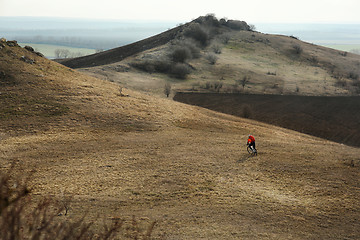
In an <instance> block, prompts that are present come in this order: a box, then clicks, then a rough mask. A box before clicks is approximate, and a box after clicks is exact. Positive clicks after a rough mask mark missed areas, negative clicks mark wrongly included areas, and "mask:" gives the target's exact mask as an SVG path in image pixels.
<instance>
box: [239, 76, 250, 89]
mask: <svg viewBox="0 0 360 240" xmlns="http://www.w3.org/2000/svg"><path fill="white" fill-rule="evenodd" d="M249 82H250V77H248V76H244V77H243V78H242V80H240V83H241V86H242V87H243V90H244V89H245V85H246V84H248V83H249Z"/></svg>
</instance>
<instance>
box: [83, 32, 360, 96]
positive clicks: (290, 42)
mask: <svg viewBox="0 0 360 240" xmlns="http://www.w3.org/2000/svg"><path fill="white" fill-rule="evenodd" d="M232 34H233V36H232V38H231V40H230V41H229V42H228V43H227V44H220V45H221V46H222V53H221V54H218V55H217V57H218V61H217V62H216V64H215V65H210V64H209V63H208V62H207V60H206V59H205V57H201V58H200V59H193V60H191V61H190V62H189V63H190V64H191V65H192V66H193V67H194V68H195V69H196V70H194V71H193V72H192V74H190V75H189V76H188V78H187V80H185V81H184V80H176V79H173V78H170V77H168V76H166V75H163V74H147V73H145V74H144V73H143V72H139V71H138V70H136V69H133V68H129V67H128V63H130V62H133V61H134V59H142V58H144V56H146V57H149V56H153V57H156V56H160V55H163V54H164V50H165V49H166V47H164V46H162V47H160V48H154V49H151V50H148V51H145V52H144V53H139V54H137V55H135V56H132V57H128V58H126V59H124V60H122V61H121V62H117V63H113V64H110V65H106V66H98V67H93V68H84V69H81V71H84V72H86V73H89V74H92V75H95V76H98V77H100V78H103V79H107V80H111V81H115V82H119V83H120V84H122V85H123V86H126V87H129V88H132V89H137V90H146V91H151V92H152V93H155V94H157V95H162V94H163V88H164V84H165V82H166V81H168V82H171V83H172V85H173V89H176V90H180V91H183V90H189V89H193V88H195V89H196V90H200V91H203V90H204V89H202V88H201V87H204V86H205V85H206V83H207V82H210V83H214V82H222V83H223V89H222V91H228V92H229V91H233V90H234V87H233V86H234V84H237V89H238V90H239V91H242V87H241V84H239V83H236V81H238V80H241V79H243V77H244V76H247V77H249V78H250V82H249V83H248V84H247V85H246V86H245V91H246V92H248V93H266V94H280V93H281V94H300V95H349V94H354V90H355V89H354V87H352V83H353V82H354V81H353V80H352V79H348V75H349V73H352V72H353V73H357V74H360V73H359V70H358V69H359V64H360V56H359V55H356V54H351V53H347V54H346V56H343V54H344V52H342V51H338V50H334V49H330V48H325V47H321V46H316V45H312V44H309V43H305V42H302V41H299V40H297V39H294V38H291V37H287V36H281V35H269V34H262V33H257V32H249V31H233V32H232ZM216 42H217V40H216V39H215V40H213V43H212V44H215V43H216ZM212 44H210V46H209V47H208V48H206V49H204V50H203V56H205V55H206V53H207V52H211V51H212V50H211V47H212ZM294 45H299V46H301V48H302V50H303V51H302V53H301V54H296V53H295V51H294V48H293V46H294ZM119 66H120V67H122V68H124V67H125V68H127V70H126V72H125V73H124V72H118V71H117V70H116V69H118V68H119ZM269 73H270V74H269ZM274 74H275V75H274ZM340 75H341V76H343V77H342V78H341V80H343V81H344V82H345V83H346V87H341V86H339V85H337V84H336V83H337V82H338V81H339V79H337V78H334V76H340Z"/></svg>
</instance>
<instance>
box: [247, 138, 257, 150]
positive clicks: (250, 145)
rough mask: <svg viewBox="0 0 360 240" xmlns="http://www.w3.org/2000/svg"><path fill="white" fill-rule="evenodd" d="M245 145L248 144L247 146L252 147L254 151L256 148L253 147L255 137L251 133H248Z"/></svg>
mask: <svg viewBox="0 0 360 240" xmlns="http://www.w3.org/2000/svg"><path fill="white" fill-rule="evenodd" d="M247 145H249V147H253V148H254V149H255V151H256V148H255V138H254V136H253V135H251V134H249V136H248V140H247Z"/></svg>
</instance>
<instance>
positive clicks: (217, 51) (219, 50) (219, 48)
mask: <svg viewBox="0 0 360 240" xmlns="http://www.w3.org/2000/svg"><path fill="white" fill-rule="evenodd" d="M211 49H212V50H213V51H214V53H216V54H220V53H221V46H220V45H219V44H214V45H213V46H212V47H211Z"/></svg>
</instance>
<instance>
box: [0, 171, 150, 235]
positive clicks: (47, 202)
mask: <svg viewBox="0 0 360 240" xmlns="http://www.w3.org/2000/svg"><path fill="white" fill-rule="evenodd" d="M11 175H12V174H11V173H10V174H3V173H1V172H0V193H1V194H0V239H1V240H10V239H14V240H16V239H29V240H37V239H52V240H56V239H69V240H72V239H74V240H75V239H76V240H87V239H94V240H100V239H119V237H120V236H119V235H120V232H121V231H123V229H122V228H123V225H124V222H125V221H124V220H120V219H118V218H116V219H113V221H112V223H111V224H105V223H104V229H103V230H102V231H93V230H92V229H91V226H92V224H93V222H90V223H87V222H86V221H85V217H82V218H80V220H77V221H75V222H72V221H70V220H69V219H68V218H66V217H65V216H63V217H60V216H62V213H63V212H64V213H65V215H66V213H67V211H68V210H69V209H68V207H69V205H68V199H65V202H64V201H55V200H54V199H51V198H49V197H43V198H42V199H41V200H40V201H39V202H38V203H36V202H35V201H34V199H32V198H31V196H30V190H29V188H28V187H27V182H26V181H25V182H24V181H20V180H19V179H14V178H12V177H10V176H11ZM136 224H137V221H136V220H135V219H134V218H133V222H132V226H135V225H136ZM154 225H155V222H153V223H152V224H150V226H149V227H148V229H147V230H146V233H142V232H140V230H139V229H130V230H132V232H131V234H132V235H134V237H133V239H138V238H136V237H142V238H141V239H150V237H151V233H152V231H153V228H154ZM120 230H121V231H120ZM125 230H126V231H128V230H127V229H125ZM125 234H126V233H125Z"/></svg>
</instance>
